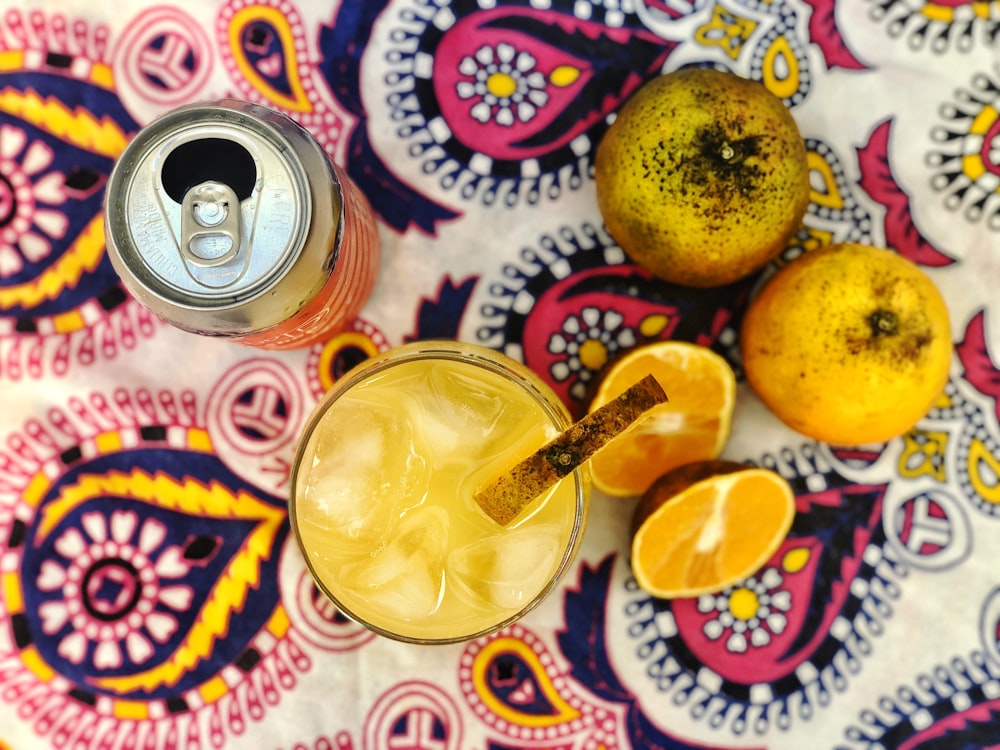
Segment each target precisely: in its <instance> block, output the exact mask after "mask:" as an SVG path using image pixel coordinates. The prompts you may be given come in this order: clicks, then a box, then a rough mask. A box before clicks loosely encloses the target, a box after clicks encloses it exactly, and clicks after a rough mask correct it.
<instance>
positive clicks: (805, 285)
mask: <svg viewBox="0 0 1000 750" xmlns="http://www.w3.org/2000/svg"><path fill="white" fill-rule="evenodd" d="M741 348H742V355H743V367H744V369H745V370H746V375H747V380H748V381H749V383H750V385H751V386H752V387H753V389H754V391H756V392H757V394H758V395H759V396H760V398H761V400H762V401H763V402H764V403H765V404H766V405H767V406H768V408H769V409H770V410H771V411H772V412H773V413H774V414H775V415H776V416H777V417H778V418H779V419H781V420H782V421H783V422H785V423H786V424H787V425H789V426H790V427H792V428H793V429H795V430H797V431H799V432H801V433H802V434H804V435H807V436H809V437H812V438H814V439H816V440H819V441H823V442H827V443H833V444H837V445H863V444H866V443H874V442H881V441H885V440H889V439H891V438H894V437H896V436H898V435H901V434H903V433H904V432H906V431H908V430H909V429H910V428H912V427H913V426H914V425H915V424H916V422H917V421H919V420H920V418H921V417H923V416H924V415H925V414H926V413H927V411H928V410H929V409H930V407H931V405H932V404H933V402H934V401H935V399H936V398H937V397H938V396H939V395H940V394H941V391H942V390H943V388H944V385H945V383H946V382H947V380H948V371H949V368H950V363H951V353H952V339H951V329H950V324H949V316H948V308H947V306H946V304H945V301H944V299H943V298H942V296H941V294H940V292H939V291H938V289H937V287H936V286H935V285H934V282H933V281H932V280H931V279H930V277H928V276H927V274H926V273H924V271H922V270H921V269H920V268H919V267H918V266H917V265H916V264H914V263H912V262H910V261H909V260H907V259H906V258H904V257H902V256H901V255H898V254H897V253H895V252H892V251H890V250H885V249H882V248H876V247H871V246H868V245H859V244H851V243H845V244H837V245H828V246H825V247H822V248H818V249H816V250H812V251H809V252H807V253H805V254H804V255H802V256H800V257H799V258H797V259H795V260H794V261H792V262H791V263H789V264H788V265H786V266H784V267H783V268H782V269H781V270H779V271H778V272H777V273H776V274H775V275H774V276H773V277H772V278H771V279H770V280H769V281H768V282H767V283H766V284H765V285H764V287H763V288H762V289H761V291H760V293H759V294H758V295H756V296H755V297H754V298H753V299H752V300H751V302H750V305H749V308H748V310H747V314H746V316H745V318H744V320H743V325H742V330H741ZM668 395H669V393H668Z"/></svg>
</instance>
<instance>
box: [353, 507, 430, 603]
mask: <svg viewBox="0 0 1000 750" xmlns="http://www.w3.org/2000/svg"><path fill="white" fill-rule="evenodd" d="M447 553H448V514H447V512H446V511H445V510H444V509H443V508H439V507H431V508H426V507H425V508H416V509H414V510H412V511H410V512H409V513H407V514H406V515H405V516H404V517H403V520H402V521H401V522H400V524H399V526H398V527H397V529H396V532H395V533H394V534H393V535H392V537H391V539H389V541H388V544H386V546H385V547H384V548H382V549H381V550H379V551H378V552H377V553H375V554H373V555H372V556H371V557H370V558H369V559H365V560H359V561H357V562H353V563H349V564H347V565H345V566H344V567H343V568H342V569H341V582H342V585H343V586H344V588H345V589H347V590H348V591H349V592H350V593H351V594H352V595H353V596H354V597H356V598H357V599H358V600H359V601H360V604H359V605H358V606H357V607H356V611H357V613H358V614H359V615H361V616H364V615H365V611H366V610H367V609H371V610H373V611H376V612H379V613H382V614H384V615H388V616H390V617H393V618H399V619H403V620H417V619H419V618H422V617H427V616H429V615H432V614H434V612H436V611H437V609H438V607H439V606H440V605H441V598H442V596H443V594H444V564H445V559H446V557H447Z"/></svg>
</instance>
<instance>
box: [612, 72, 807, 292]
mask: <svg viewBox="0 0 1000 750" xmlns="http://www.w3.org/2000/svg"><path fill="white" fill-rule="evenodd" d="M594 168H595V171H594V179H595V186H596V190H597V204H598V208H599V210H600V212H601V216H602V218H603V219H604V223H605V225H606V226H607V228H608V232H609V233H610V234H611V236H612V237H613V238H614V240H615V241H616V242H617V243H618V244H619V245H620V246H621V248H622V249H623V250H624V251H625V253H626V254H628V256H629V257H630V258H631V259H632V260H633V261H634V262H635V263H637V264H638V265H640V266H642V267H644V268H646V269H647V270H648V271H650V272H651V273H653V274H654V275H656V276H658V277H660V278H662V279H665V280H667V281H671V282H674V283H677V284H684V285H687V286H697V287H709V286H718V285H722V284H727V283H730V282H733V281H736V280H737V279H740V278H742V277H744V276H746V275H748V274H750V273H752V272H754V271H756V270H758V269H760V268H761V267H763V266H764V265H765V264H766V263H767V262H768V261H769V260H771V259H772V258H773V257H774V256H775V255H777V254H778V253H779V252H781V250H783V249H784V248H785V246H786V245H787V243H788V241H789V239H790V238H791V236H792V235H793V234H794V233H795V231H796V230H798V228H799V227H800V225H801V222H802V217H803V216H804V214H805V212H806V208H807V207H808V205H809V166H808V163H807V156H806V148H805V143H804V142H803V140H802V136H801V134H800V133H799V129H798V126H797V125H796V122H795V120H794V118H793V117H792V115H791V113H790V112H789V111H788V109H787V108H786V107H785V105H784V103H783V102H782V101H781V99H779V98H778V97H777V96H775V95H774V94H772V93H771V92H770V91H769V90H768V89H767V88H766V87H765V86H764V85H763V84H761V83H758V82H756V81H752V80H748V79H746V78H742V77H740V76H737V75H735V74H732V73H724V72H722V71H719V70H714V69H709V68H689V69H683V70H678V71H675V72H672V73H666V74H664V75H661V76H659V77H657V78H653V79H651V80H649V81H647V82H646V83H645V84H643V85H642V86H641V87H640V88H639V89H638V90H637V91H636V92H635V93H634V94H633V95H632V96H631V97H630V98H629V100H628V101H627V102H626V103H625V105H624V106H623V107H622V109H621V111H620V112H619V113H618V116H617V118H616V119H615V121H614V122H613V123H612V124H611V126H610V127H609V128H608V131H607V132H606V133H605V135H604V137H603V138H602V139H601V142H600V144H598V148H597V155H596V157H595V162H594Z"/></svg>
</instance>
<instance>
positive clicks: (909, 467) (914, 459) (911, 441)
mask: <svg viewBox="0 0 1000 750" xmlns="http://www.w3.org/2000/svg"><path fill="white" fill-rule="evenodd" d="M903 442H904V444H903V454H902V455H901V456H900V457H899V474H900V476H903V477H907V478H910V479H913V478H915V477H920V476H925V475H926V476H930V477H933V478H934V479H936V480H938V481H939V482H943V481H945V455H946V453H947V450H948V433H947V432H930V431H923V430H920V431H914V432H911V433H908V434H906V435H904V436H903Z"/></svg>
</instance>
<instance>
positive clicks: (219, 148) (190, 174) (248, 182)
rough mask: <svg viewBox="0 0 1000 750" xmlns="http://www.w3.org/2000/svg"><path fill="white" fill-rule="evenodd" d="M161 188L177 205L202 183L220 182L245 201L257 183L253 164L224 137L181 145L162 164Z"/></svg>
mask: <svg viewBox="0 0 1000 750" xmlns="http://www.w3.org/2000/svg"><path fill="white" fill-rule="evenodd" d="M160 179H161V181H162V182H163V189H164V190H166V191H167V195H169V196H170V198H171V199H172V200H174V201H176V202H177V203H183V201H184V195H185V194H186V193H187V191H188V190H190V189H191V188H193V187H194V186H195V185H200V184H201V183H203V182H210V181H211V182H221V183H222V184H224V185H228V186H229V187H230V188H232V190H233V192H234V193H236V197H237V198H238V199H239V200H241V201H242V200H245V199H246V198H249V197H250V193H252V192H253V186H254V184H255V183H256V182H257V165H256V164H255V163H254V160H253V157H252V156H251V155H250V152H249V151H247V150H246V149H245V148H243V146H241V145H240V144H238V143H236V141H230V140H227V139H225V138H199V139H198V140H196V141H188V142H187V143H182V144H181V145H180V146H178V147H177V148H175V149H174V150H173V151H171V152H170V154H168V155H167V158H166V159H164V161H163V170H162V172H161V174H160Z"/></svg>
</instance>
